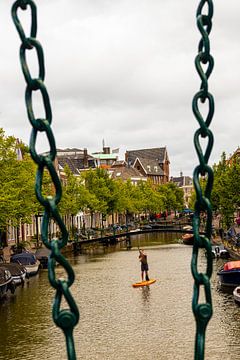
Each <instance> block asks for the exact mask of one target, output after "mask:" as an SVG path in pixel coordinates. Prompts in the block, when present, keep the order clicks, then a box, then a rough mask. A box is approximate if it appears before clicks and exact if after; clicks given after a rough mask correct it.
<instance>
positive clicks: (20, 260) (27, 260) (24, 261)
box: [10, 252, 40, 276]
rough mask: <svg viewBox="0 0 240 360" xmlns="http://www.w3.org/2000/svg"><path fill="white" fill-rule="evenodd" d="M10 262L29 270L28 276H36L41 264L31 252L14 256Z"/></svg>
mask: <svg viewBox="0 0 240 360" xmlns="http://www.w3.org/2000/svg"><path fill="white" fill-rule="evenodd" d="M10 262H12V263H17V264H21V265H23V266H24V267H25V268H26V270H27V274H28V276H33V275H36V274H37V273H38V270H39V266H40V262H39V260H37V258H36V256H35V255H34V254H33V253H29V252H23V253H20V254H15V255H12V256H11V258H10Z"/></svg>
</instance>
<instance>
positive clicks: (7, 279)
mask: <svg viewBox="0 0 240 360" xmlns="http://www.w3.org/2000/svg"><path fill="white" fill-rule="evenodd" d="M8 290H10V291H11V292H12V293H14V291H15V286H14V283H13V280H12V276H11V273H10V271H9V270H8V269H7V268H6V267H4V266H2V267H0V298H2V297H4V296H5V295H6V294H7V292H8Z"/></svg>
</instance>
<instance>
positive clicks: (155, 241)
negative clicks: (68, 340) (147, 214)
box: [0, 233, 240, 360]
mask: <svg viewBox="0 0 240 360" xmlns="http://www.w3.org/2000/svg"><path fill="white" fill-rule="evenodd" d="M132 245H133V247H132V249H131V250H127V249H126V247H125V245H124V243H122V244H121V245H119V246H118V247H117V248H103V247H99V248H98V249H95V250H94V249H89V253H88V254H85V255H76V256H73V255H71V256H70V257H69V260H70V262H71V264H72V266H73V268H74V270H75V273H76V280H75V282H74V285H73V286H72V288H71V289H72V293H73V295H74V297H75V299H76V300H77V303H78V306H79V309H80V314H81V318H80V322H79V324H78V326H77V327H76V329H75V332H74V334H75V344H76V351H77V358H78V359H84V360H95V359H96V360H97V359H101V360H107V359H109V360H125V359H128V360H136V359H144V360H154V359H161V360H170V359H171V360H172V359H175V360H177V359H179V360H180V359H181V360H183V359H184V360H185V359H186V360H187V359H193V358H194V334H195V322H194V317H193V314H192V309H191V299H192V287H193V279H192V276H191V273H190V261H191V252H192V248H191V247H189V246H185V245H182V244H180V243H179V241H178V239H177V237H176V235H173V234H168V235H167V234H160V233H158V234H149V235H144V236H143V235H140V236H135V237H134V239H133V241H132ZM138 246H141V247H144V248H145V250H146V252H147V254H148V261H149V268H150V271H149V272H150V277H152V278H156V279H157V281H156V283H155V284H153V285H151V286H150V287H148V288H147V287H145V288H136V289H135V288H133V287H132V286H131V285H132V283H134V282H136V281H140V264H139V261H138V250H137V247H138ZM205 264H206V258H205V255H204V253H200V255H199V270H200V269H201V270H204V269H205ZM221 265H222V262H221V261H219V260H218V261H216V260H214V271H213V277H212V296H213V304H214V314H213V318H212V319H211V321H210V323H209V326H208V330H207V340H206V352H205V354H206V356H205V359H211V360H218V359H219V360H220V359H224V360H236V359H240V308H239V307H238V306H237V305H236V304H235V303H234V301H233V298H232V295H231V294H227V293H224V292H222V291H221V290H220V289H219V287H218V282H217V280H218V279H217V275H216V272H217V269H218V268H219V267H220V266H221ZM56 272H57V275H58V276H59V277H60V276H63V275H64V272H63V270H62V269H61V268H58V269H57V271H56ZM53 295H54V291H53V290H52V288H51V287H50V286H49V284H48V278H47V271H43V270H42V271H41V272H40V273H39V274H38V275H37V276H36V277H33V278H31V279H30V281H29V282H28V283H27V284H25V286H24V288H18V289H17V291H16V293H15V294H14V295H9V296H8V297H7V298H6V299H5V300H4V301H2V302H1V303H0V360H20V359H21V360H23V359H24V360H32V359H53V360H61V359H66V358H67V356H66V350H65V341H64V337H63V334H62V332H61V330H59V329H58V328H57V327H56V326H55V325H54V324H53V321H52V317H51V303H52V299H53Z"/></svg>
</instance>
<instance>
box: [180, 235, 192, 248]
mask: <svg viewBox="0 0 240 360" xmlns="http://www.w3.org/2000/svg"><path fill="white" fill-rule="evenodd" d="M182 242H183V243H184V245H193V242H194V235H193V234H184V235H183V236H182Z"/></svg>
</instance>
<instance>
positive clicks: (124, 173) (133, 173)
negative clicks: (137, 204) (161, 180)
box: [108, 160, 147, 186]
mask: <svg viewBox="0 0 240 360" xmlns="http://www.w3.org/2000/svg"><path fill="white" fill-rule="evenodd" d="M108 172H109V175H110V177H111V178H112V179H115V180H117V179H122V180H123V181H127V180H130V181H131V183H132V184H133V185H135V186H136V185H137V184H138V183H139V182H141V181H147V177H146V176H144V175H143V174H142V173H141V172H140V171H138V170H137V169H136V168H134V167H132V166H129V165H128V164H127V163H126V161H124V160H121V161H116V162H115V163H113V165H112V167H111V168H110V169H109V170H108Z"/></svg>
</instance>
